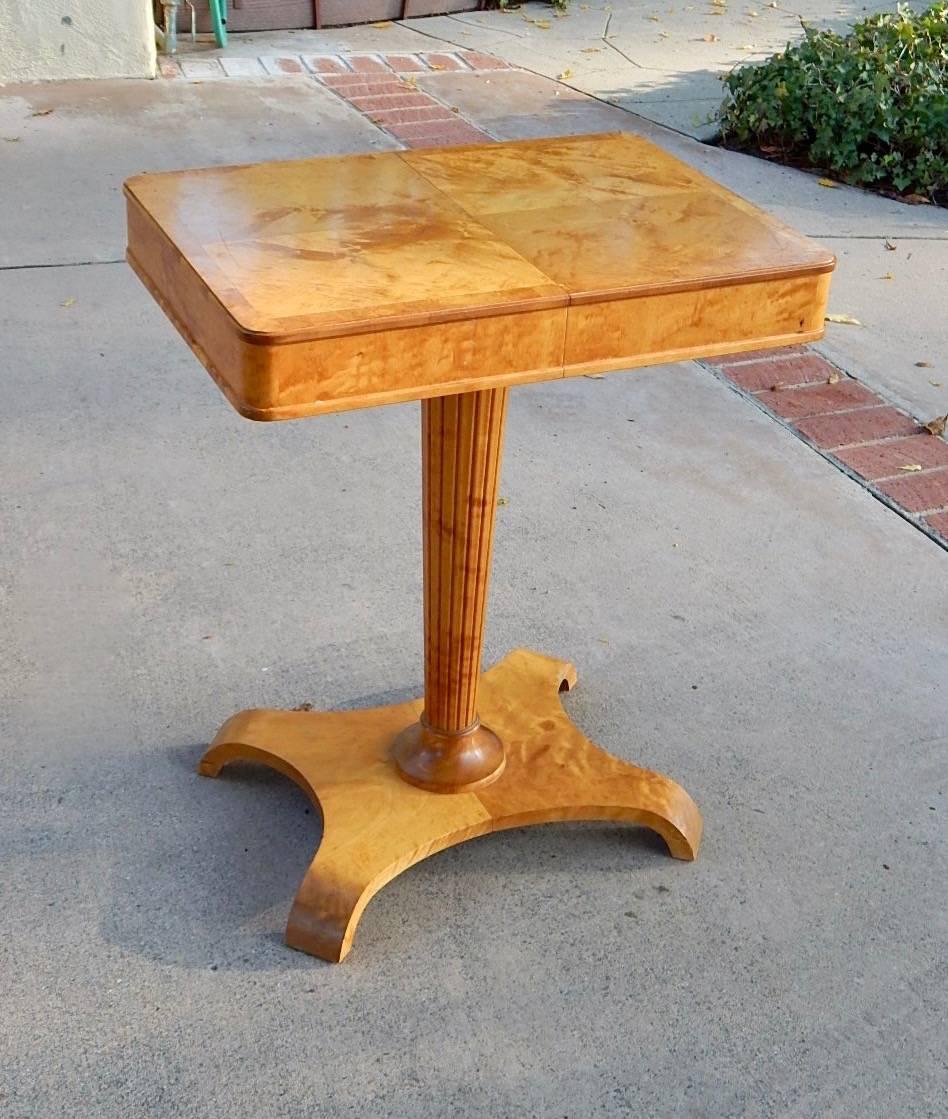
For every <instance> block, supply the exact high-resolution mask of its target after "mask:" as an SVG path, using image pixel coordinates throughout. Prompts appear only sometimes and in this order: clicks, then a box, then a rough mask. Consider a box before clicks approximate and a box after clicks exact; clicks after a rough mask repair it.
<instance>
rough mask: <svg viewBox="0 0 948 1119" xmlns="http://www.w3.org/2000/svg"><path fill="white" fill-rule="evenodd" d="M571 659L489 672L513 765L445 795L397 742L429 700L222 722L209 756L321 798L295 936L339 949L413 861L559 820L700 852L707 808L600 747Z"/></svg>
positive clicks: (248, 715)
mask: <svg viewBox="0 0 948 1119" xmlns="http://www.w3.org/2000/svg"><path fill="white" fill-rule="evenodd" d="M575 682H576V674H575V670H574V669H573V667H572V665H570V664H568V663H567V662H564V661H558V660H554V659H552V658H549V657H545V656H541V655H540V654H538V653H531V652H528V651H526V650H518V651H517V652H515V653H511V654H510V655H509V656H508V657H506V658H505V659H504V660H503V661H502V662H501V663H500V664H498V665H495V666H494V667H493V668H491V669H490V670H489V671H488V672H486V673H485V674H484V676H483V678H482V681H481V688H480V707H481V711H482V714H483V716H484V719H485V721H486V722H488V723H490V725H491V726H494V727H496V728H497V730H498V732H499V733H500V734H501V735H502V737H503V738H504V739H505V741H506V742H507V743H508V747H507V766H506V769H505V770H504V772H503V774H502V775H501V776H500V777H499V778H498V779H497V780H495V781H494V782H493V783H491V784H490V785H488V786H487V787H486V788H483V789H479V790H477V791H474V792H466V793H458V794H455V795H451V796H437V795H432V794H430V793H426V792H424V791H422V790H421V789H417V788H414V787H413V786H412V785H410V784H407V783H406V782H404V781H402V780H400V778H399V776H398V773H397V770H396V768H395V766H394V765H393V764H392V761H391V751H392V748H393V744H394V742H395V741H396V739H397V737H398V735H399V733H400V732H402V731H403V729H404V728H405V727H406V726H408V725H410V724H412V723H414V722H415V721H416V720H417V719H418V717H419V714H420V712H421V707H422V704H421V701H420V700H417V701H414V702H410V703H403V704H398V705H395V706H391V707H379V708H374V709H372V710H363V711H346V712H314V711H313V712H299V711H272V710H254V711H244V712H241V713H240V714H239V715H235V716H234V717H233V718H231V719H229V720H228V721H227V723H225V724H224V726H223V727H222V728H221V730H220V732H219V733H218V735H217V737H216V738H215V739H214V742H213V743H212V744H211V747H210V749H209V750H208V752H207V754H206V755H205V757H204V759H203V761H202V762H201V765H200V772H201V773H203V774H205V775H206V776H209V777H216V776H217V775H218V774H219V773H220V771H221V769H222V767H223V766H225V765H227V764H228V763H229V762H233V761H237V760H246V761H254V762H259V763H261V764H263V765H268V766H271V767H272V768H274V769H277V770H278V771H279V772H281V773H283V774H285V775H286V776H288V777H290V778H292V779H293V780H294V781H296V782H297V783H298V784H299V785H300V786H301V787H302V788H303V789H304V790H305V791H306V792H307V793H308V794H309V796H310V797H311V798H312V799H313V801H314V803H316V804H318V806H319V808H320V810H321V812H322V818H323V837H322V840H321V843H320V846H319V849H318V851H317V852H316V855H315V857H314V859H313V861H312V864H311V865H310V868H309V870H308V871H307V873H306V876H305V877H304V879H303V882H302V884H301V885H300V888H299V891H298V892H297V895H296V900H295V901H294V903H293V907H292V910H291V912H290V917H289V922H288V924H287V929H286V941H287V944H289V945H291V946H292V947H294V948H298V949H300V950H301V951H303V952H308V953H310V954H312V955H315V956H320V957H322V958H323V959H325V960H330V961H338V960H341V959H343V957H344V956H345V955H346V954H347V953H348V951H349V949H350V948H351V946H352V938H353V936H354V934H355V930H356V926H357V925H358V922H359V919H360V917H361V916H362V913H363V911H364V909H365V907H366V905H367V904H368V902H369V901H370V900H371V898H372V897H373V895H374V894H375V893H377V891H378V890H380V889H381V888H382V887H383V886H384V885H385V883H386V882H389V881H391V879H392V878H394V877H395V876H396V875H397V874H400V873H401V872H402V871H403V870H406V869H407V868H408V867H410V866H411V865H412V864H414V863H417V862H419V861H420V860H421V859H424V858H427V857H428V856H429V855H432V854H435V853H436V852H437V851H441V850H443V849H444V848H446V847H450V846H452V845H454V844H457V843H461V842H463V841H464V840H467V839H471V838H473V837H474V836H478V835H484V834H486V833H488V832H493V831H500V830H502V829H504V828H517V827H523V826H525V825H527V824H540V823H547V822H553V821H559V820H621V821H625V822H627V823H631V824H639V825H641V826H642V827H646V828H650V829H652V830H653V831H655V832H657V833H658V835H660V836H661V837H662V839H664V840H665V842H666V844H667V845H668V848H669V851H670V853H671V854H672V855H673V856H674V857H675V858H678V859H693V858H694V857H695V856H696V854H697V852H698V846H699V844H700V841H701V817H700V816H699V814H698V810H697V808H696V807H695V805H694V803H693V802H692V800H691V798H690V797H689V796H688V794H687V793H686V792H685V791H684V790H683V789H682V788H681V787H680V786H679V785H677V784H676V783H675V782H674V781H672V780H670V779H669V778H667V777H664V776H662V775H661V774H658V773H653V772H651V771H649V770H645V769H639V768H638V767H637V766H634V765H630V764H629V763H627V762H624V761H621V760H620V759H618V758H615V757H613V756H612V755H610V754H607V753H606V752H605V751H603V750H601V749H600V748H599V747H597V746H595V745H593V744H592V743H591V742H590V741H589V740H588V739H587V738H586V737H585V736H584V735H583V733H582V732H581V731H580V730H579V729H578V728H577V727H576V726H575V725H574V724H573V723H572V722H571V720H570V719H569V717H568V716H567V715H566V713H565V712H564V711H563V708H562V705H561V704H560V702H559V699H558V693H559V692H560V691H561V690H564V689H565V688H568V687H572V686H573V685H574V684H575Z"/></svg>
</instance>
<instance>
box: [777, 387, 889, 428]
mask: <svg viewBox="0 0 948 1119" xmlns="http://www.w3.org/2000/svg"><path fill="white" fill-rule="evenodd" d="M758 399H759V400H760V401H761V402H762V403H764V404H766V405H767V407H768V408H769V409H770V410H771V412H776V414H777V415H778V416H782V417H783V418H784V419H785V420H800V419H803V417H804V416H820V415H823V414H825V413H826V412H842V411H843V410H844V409H851V408H868V407H870V405H873V404H882V403H884V402H883V401H882V400H880V398H879V397H878V396H876V394H875V393H874V392H871V391H870V390H869V389H867V388H866V386H865V385H861V384H860V383H859V382H858V381H852V380H849V379H848V378H847V379H846V380H840V381H837V382H836V384H832V385H831V384H827V383H826V379H825V377H824V383H823V384H821V385H805V386H804V387H803V388H799V389H781V390H780V391H778V392H766V393H761V394H760V396H759V397H758Z"/></svg>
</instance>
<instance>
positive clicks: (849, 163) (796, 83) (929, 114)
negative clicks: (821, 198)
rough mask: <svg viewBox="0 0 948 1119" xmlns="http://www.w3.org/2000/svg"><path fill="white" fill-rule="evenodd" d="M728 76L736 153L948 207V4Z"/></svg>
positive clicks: (810, 34) (725, 111)
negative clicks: (760, 155)
mask: <svg viewBox="0 0 948 1119" xmlns="http://www.w3.org/2000/svg"><path fill="white" fill-rule="evenodd" d="M804 30H805V32H806V34H805V38H804V39H803V41H802V42H800V43H798V44H797V45H795V46H788V47H787V49H786V50H784V51H783V52H782V53H781V54H776V55H774V56H773V57H772V58H770V59H768V60H767V61H766V62H763V63H760V64H758V65H753V64H752V65H748V66H742V67H740V68H739V69H737V70H734V71H732V72H731V73H730V74H728V76H727V77H726V78H725V79H724V82H725V85H726V87H727V90H728V94H727V97H726V99H725V101H724V104H723V105H722V106H721V110H720V112H719V116H718V119H719V122H720V126H721V138H722V141H723V143H725V144H726V145H727V146H729V147H736V148H741V149H743V150H751V149H757V150H763V151H764V153H765V154H768V155H771V156H776V157H779V158H781V159H783V160H785V161H788V162H796V163H803V164H807V165H809V166H811V167H814V168H819V169H822V170H825V171H828V172H831V173H832V174H834V175H835V176H836V177H837V178H839V179H841V180H842V181H844V182H847V183H853V184H857V185H867V186H870V185H875V186H877V187H881V188H883V189H894V190H896V191H898V192H900V193H916V194H922V195H927V196H928V197H929V198H934V199H937V200H946V201H948V3H946V2H944V0H943V2H940V3H936V4H933V5H932V6H931V7H930V8H928V9H927V10H926V11H924V12H921V13H915V12H912V11H910V10H909V9H907V8H903V7H899V9H898V11H897V12H893V13H884V14H882V15H876V16H872V17H871V18H869V19H866V20H864V21H863V22H861V23H858V24H856V25H855V26H854V27H853V29H852V31H851V32H850V33H849V34H848V35H837V34H836V33H835V32H832V31H815V30H812V29H811V28H804Z"/></svg>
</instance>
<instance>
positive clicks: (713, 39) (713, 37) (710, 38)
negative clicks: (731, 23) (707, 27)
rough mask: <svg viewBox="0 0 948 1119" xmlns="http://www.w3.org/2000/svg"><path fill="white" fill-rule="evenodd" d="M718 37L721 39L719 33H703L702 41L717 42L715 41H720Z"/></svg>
mask: <svg viewBox="0 0 948 1119" xmlns="http://www.w3.org/2000/svg"><path fill="white" fill-rule="evenodd" d="M720 39H721V36H720V35H705V37H704V39H703V40H702V42H704V43H717V42H720Z"/></svg>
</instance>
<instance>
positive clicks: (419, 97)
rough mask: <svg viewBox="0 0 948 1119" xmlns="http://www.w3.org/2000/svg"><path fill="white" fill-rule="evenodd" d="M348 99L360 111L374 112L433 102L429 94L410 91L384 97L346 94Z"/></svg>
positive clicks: (414, 106)
mask: <svg viewBox="0 0 948 1119" xmlns="http://www.w3.org/2000/svg"><path fill="white" fill-rule="evenodd" d="M346 99H347V100H348V101H349V102H351V104H353V105H354V106H355V107H356V108H357V109H358V110H359V112H360V113H374V112H378V111H379V110H382V109H424V108H428V107H429V106H430V105H431V103H432V102H431V98H430V97H428V96H427V94H424V93H410V92H409V93H389V94H386V95H385V96H382V97H350V96H349V95H348V94H346ZM436 104H437V102H436Z"/></svg>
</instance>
